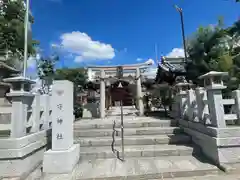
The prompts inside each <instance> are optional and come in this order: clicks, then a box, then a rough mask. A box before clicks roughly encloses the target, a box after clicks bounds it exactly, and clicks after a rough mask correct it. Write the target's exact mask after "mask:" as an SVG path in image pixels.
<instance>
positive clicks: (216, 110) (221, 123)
mask: <svg viewBox="0 0 240 180" xmlns="http://www.w3.org/2000/svg"><path fill="white" fill-rule="evenodd" d="M226 75H227V73H225V72H209V73H207V74H205V75H203V76H201V77H200V79H202V80H203V81H204V87H197V88H195V89H193V88H192V87H191V86H190V84H188V83H179V84H177V85H176V88H177V92H178V93H177V94H176V96H175V105H174V106H173V107H174V108H173V112H172V113H173V114H174V115H173V117H175V118H178V120H179V125H180V127H181V128H183V129H184V131H185V132H186V133H187V134H189V135H190V136H191V137H192V140H193V142H194V143H195V144H197V145H198V146H200V147H201V149H202V151H203V153H204V154H205V155H206V156H207V157H209V158H210V159H211V160H213V161H214V162H215V163H216V164H219V165H222V164H228V163H239V162H240V143H239V142H240V126H239V125H240V123H239V119H240V90H235V91H233V92H232V96H231V98H230V99H223V94H222V90H223V89H225V88H226V87H225V86H224V84H223V80H222V79H223V77H224V76H226ZM226 106H231V108H230V109H231V110H228V111H226V109H227V108H226Z"/></svg>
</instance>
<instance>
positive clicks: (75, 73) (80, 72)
mask: <svg viewBox="0 0 240 180" xmlns="http://www.w3.org/2000/svg"><path fill="white" fill-rule="evenodd" d="M86 74H87V73H86V70H85V69H84V68H74V69H69V68H64V69H57V70H56V73H55V77H54V78H55V79H56V80H63V79H64V80H69V81H72V82H73V83H74V85H75V86H82V87H83V86H84V85H85V84H86V82H87V75H86Z"/></svg>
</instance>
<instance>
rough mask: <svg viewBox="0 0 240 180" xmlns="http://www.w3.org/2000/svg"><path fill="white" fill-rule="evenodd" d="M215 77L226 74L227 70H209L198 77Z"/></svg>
mask: <svg viewBox="0 0 240 180" xmlns="http://www.w3.org/2000/svg"><path fill="white" fill-rule="evenodd" d="M214 76H215V77H216V76H220V77H222V76H228V72H217V71H210V72H209V73H206V74H204V75H202V76H200V77H199V79H204V78H207V77H214Z"/></svg>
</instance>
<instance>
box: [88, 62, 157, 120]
mask: <svg viewBox="0 0 240 180" xmlns="http://www.w3.org/2000/svg"><path fill="white" fill-rule="evenodd" d="M152 64H153V61H151V60H150V61H147V62H145V63H139V64H129V65H115V66H88V77H89V81H94V80H100V118H104V117H105V99H106V97H105V89H106V84H105V83H107V80H109V79H116V80H127V81H128V80H130V81H136V92H137V93H136V94H137V105H138V109H139V115H140V116H142V115H143V114H144V106H143V100H142V87H141V71H140V70H141V69H146V68H147V67H148V66H150V65H152Z"/></svg>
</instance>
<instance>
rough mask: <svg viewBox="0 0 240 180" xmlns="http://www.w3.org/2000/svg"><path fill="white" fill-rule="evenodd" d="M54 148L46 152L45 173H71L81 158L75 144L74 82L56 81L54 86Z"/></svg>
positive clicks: (77, 146) (77, 145)
mask: <svg viewBox="0 0 240 180" xmlns="http://www.w3.org/2000/svg"><path fill="white" fill-rule="evenodd" d="M52 100H53V107H52V117H53V118H52V149H51V150H49V151H47V152H45V153H44V161H43V171H44V172H45V173H71V172H72V170H73V168H74V167H75V165H76V164H77V162H78V160H79V151H80V147H79V144H73V122H74V115H73V83H72V82H70V81H67V80H63V81H54V83H53V87H52Z"/></svg>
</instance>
